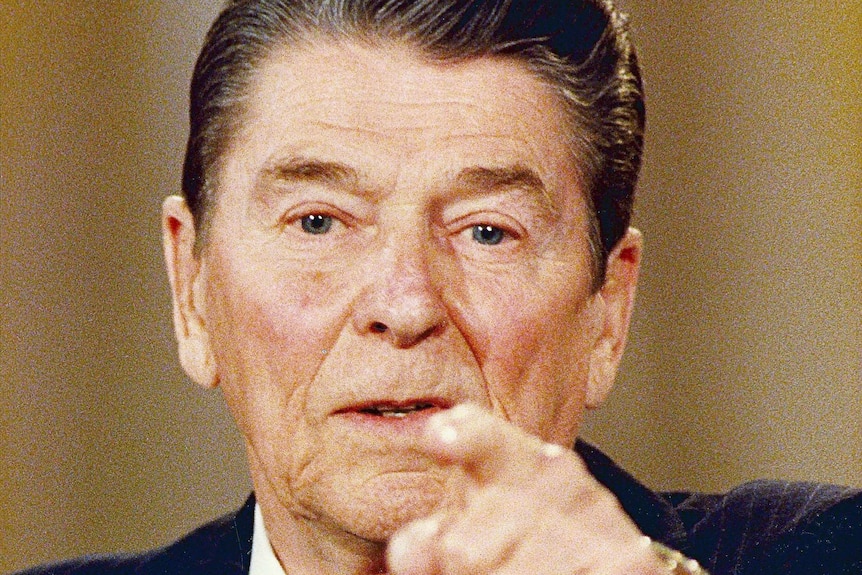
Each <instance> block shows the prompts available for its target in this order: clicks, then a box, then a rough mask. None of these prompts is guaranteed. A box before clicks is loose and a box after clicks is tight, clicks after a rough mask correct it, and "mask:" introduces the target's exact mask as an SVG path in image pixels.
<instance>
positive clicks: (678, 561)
mask: <svg viewBox="0 0 862 575" xmlns="http://www.w3.org/2000/svg"><path fill="white" fill-rule="evenodd" d="M649 548H650V550H651V551H652V552H653V553H655V554H656V556H658V558H659V559H661V561H662V562H663V563H664V564H665V566H667V568H668V573H669V574H670V575H709V573H708V572H707V571H706V569H704V568H703V567H701V566H700V563H698V562H697V561H695V560H694V559H689V558H688V557H686V556H685V555H683V554H682V553H680V552H679V551H675V550H673V549H671V548H670V547H668V546H666V545H662V544H661V543H659V542H658V541H653V540H652V539H650V540H649Z"/></svg>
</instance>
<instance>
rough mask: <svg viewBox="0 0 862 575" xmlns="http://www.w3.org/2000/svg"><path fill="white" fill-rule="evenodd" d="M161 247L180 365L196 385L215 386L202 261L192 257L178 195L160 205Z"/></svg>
mask: <svg viewBox="0 0 862 575" xmlns="http://www.w3.org/2000/svg"><path fill="white" fill-rule="evenodd" d="M162 244H163V248H164V252H165V264H166V265H167V268H168V278H169V279H170V282H171V295H172V297H173V306H174V313H173V316H174V332H175V333H176V336H177V343H178V347H179V354H180V364H181V365H182V366H183V369H184V370H185V372H186V374H188V376H189V377H190V378H191V379H192V380H193V381H194V382H195V383H197V384H198V385H202V386H204V387H209V388H212V387H215V386H216V385H218V374H217V372H216V367H215V360H214V358H213V353H212V348H211V347H210V340H209V332H208V331H207V324H206V309H205V298H204V294H203V282H204V281H205V278H204V275H205V272H204V266H203V259H202V258H201V257H198V256H197V255H196V254H195V224H194V218H193V217H192V213H191V211H190V210H189V208H188V205H187V204H186V201H185V200H184V199H183V198H181V197H180V196H168V197H167V198H165V201H164V202H163V203H162Z"/></svg>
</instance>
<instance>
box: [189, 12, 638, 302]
mask: <svg viewBox="0 0 862 575" xmlns="http://www.w3.org/2000/svg"><path fill="white" fill-rule="evenodd" d="M320 38H332V39H333V40H354V41H362V42H370V43H378V42H385V41H396V42H402V43H406V44H408V45H410V46H413V47H415V48H418V49H419V51H420V53H422V54H424V55H426V56H427V57H428V58H430V59H432V60H439V61H459V60H466V59H470V58H480V57H485V56H496V57H500V56H502V57H509V58H512V59H515V60H517V61H520V62H522V63H523V64H524V65H525V66H526V67H527V68H528V69H529V70H531V71H532V72H533V73H535V74H536V75H537V76H538V77H539V78H540V79H542V80H543V81H545V82H546V83H547V84H548V85H550V86H551V87H552V88H553V89H554V90H556V92H557V93H558V94H559V96H560V98H561V100H560V101H561V103H562V104H563V106H564V107H565V109H566V111H567V112H568V116H569V118H570V119H571V125H570V126H569V133H570V134H571V143H570V144H571V148H572V150H574V151H575V154H576V155H575V156H574V158H575V161H577V162H578V165H577V166H575V167H576V169H577V170H578V171H579V172H580V173H581V174H582V176H583V178H584V183H585V184H586V186H587V190H588V197H587V198H586V200H587V201H588V203H589V207H590V211H591V230H590V241H591V246H592V248H593V252H594V254H593V255H594V257H593V260H594V272H595V273H594V279H595V280H596V283H597V285H600V284H601V282H602V281H603V277H604V268H605V263H606V260H607V256H608V254H609V253H610V251H611V250H612V249H613V247H614V246H615V245H616V243H617V242H618V241H619V239H620V238H621V237H622V236H623V234H624V233H625V231H626V229H627V228H628V225H629V220H630V219H631V211H632V201H633V198H634V188H635V183H636V180H637V174H638V170H639V168H640V162H641V152H642V149H643V131H644V105H643V93H642V86H641V79H640V72H639V69H638V65H637V59H636V56H635V50H634V46H633V45H632V42H631V40H630V38H629V34H628V30H627V26H626V20H625V18H624V17H623V16H622V15H621V14H620V13H619V12H618V11H617V10H616V9H615V8H614V6H613V5H612V4H611V2H610V1H605V0H584V1H578V0H232V1H230V2H228V4H227V6H226V8H225V9H224V11H223V12H222V13H221V14H220V15H219V17H218V19H217V20H216V22H215V23H214V24H213V26H212V28H211V29H210V31H209V33H208V35H207V37H206V41H205V44H204V47H203V49H202V51H201V54H200V56H199V58H198V61H197V64H196V66H195V70H194V75H193V78H192V85H191V106H190V133H189V140H188V147H187V149H186V158H185V164H184V166H183V193H184V194H185V197H186V200H187V202H188V205H189V207H190V209H191V211H192V214H193V216H194V218H195V225H196V227H197V229H198V245H201V244H202V243H203V242H204V241H205V240H204V238H205V236H206V232H207V227H208V225H209V218H210V215H211V212H212V207H213V205H214V201H215V196H216V194H217V189H218V184H217V181H216V176H217V174H218V168H219V160H220V159H221V157H222V156H223V154H224V152H225V150H226V147H227V144H228V142H229V140H230V138H231V137H232V135H233V134H234V133H235V132H236V130H237V128H238V125H237V124H238V123H239V122H240V121H241V118H242V116H243V114H242V111H243V102H244V99H245V97H246V96H247V95H248V91H249V86H250V84H251V81H252V79H253V77H254V74H255V71H256V70H257V69H258V68H259V67H260V65H261V63H262V61H263V60H264V59H265V58H266V57H267V56H268V55H269V54H271V53H272V52H273V51H274V50H277V49H282V48H284V47H289V46H291V45H299V44H301V43H303V42H307V41H311V40H314V39H320Z"/></svg>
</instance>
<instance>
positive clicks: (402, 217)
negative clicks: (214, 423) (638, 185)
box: [41, 0, 862, 575]
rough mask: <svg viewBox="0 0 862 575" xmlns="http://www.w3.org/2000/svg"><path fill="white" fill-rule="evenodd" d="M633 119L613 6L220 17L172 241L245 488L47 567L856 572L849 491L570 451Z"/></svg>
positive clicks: (626, 233) (631, 259)
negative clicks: (650, 477) (176, 535)
mask: <svg viewBox="0 0 862 575" xmlns="http://www.w3.org/2000/svg"><path fill="white" fill-rule="evenodd" d="M643 126H644V108H643V98H642V92H641V83H640V74H639V71H638V67H637V63H636V59H635V54H634V49H633V47H632V44H631V41H630V39H629V35H628V33H627V30H626V25H625V19H624V18H623V17H622V16H621V15H620V14H619V13H618V12H617V11H616V10H615V9H614V8H613V7H612V6H611V5H610V4H609V3H608V2H605V1H602V0H592V1H586V2H576V1H574V0H573V1H571V2H560V1H550V0H547V1H527V0H474V1H466V0H419V1H396V0H389V1H385V0H367V1H362V0H292V1H291V0H281V1H278V0H236V1H234V2H231V3H230V4H229V5H228V7H227V8H226V9H225V11H224V12H223V13H222V15H221V16H220V17H219V19H218V20H217V22H216V23H215V25H214V26H213V28H212V30H211V31H210V33H209V36H208V37H207V40H206V45H205V46H204V48H203V51H202V53H201V56H200V59H199V60H198V63H197V67H196V69H195V74H194V79H193V83H192V93H191V134H190V137H189V144H188V150H187V156H186V162H185V167H184V180H183V182H184V190H183V191H184V197H182V198H180V197H170V198H168V199H167V200H166V201H165V203H164V216H163V230H164V242H165V254H166V259H167V267H168V272H169V275H170V282H171V286H172V291H173V296H174V321H175V325H176V332H177V337H178V340H179V353H180V359H181V362H182V365H183V367H184V368H185V370H186V372H187V373H188V374H189V376H190V377H191V378H192V379H193V380H194V381H196V382H197V383H199V384H200V385H203V386H206V387H214V386H219V387H220V388H221V389H222V391H223V393H224V396H225V399H226V401H227V404H228V406H229V408H230V411H231V413H232V414H233V416H234V418H235V419H236V422H237V424H238V426H239V428H240V430H241V431H242V433H243V435H244V437H245V441H246V445H247V451H248V459H249V463H250V468H251V475H252V478H253V482H254V489H255V493H254V497H252V498H251V499H250V500H249V502H248V503H247V504H246V506H245V507H244V508H243V509H242V510H241V511H239V512H238V513H237V514H235V515H231V516H229V517H227V518H224V519H222V520H221V521H219V522H216V523H213V524H211V525H208V526H205V527H203V528H201V529H199V530H197V531H196V532H194V533H192V534H191V535H189V536H187V537H186V538H184V539H182V540H180V541H179V542H177V543H174V544H172V545H170V546H168V547H165V548H163V549H159V550H156V551H153V552H150V553H147V554H143V555H136V556H111V557H96V558H88V559H84V560H79V561H76V562H71V563H66V564H63V565H61V566H52V567H49V568H48V570H45V569H44V568H43V569H42V571H41V572H46V573H140V574H162V573H177V574H179V573H207V574H217V573H231V574H246V573H250V574H251V575H265V574H287V575H304V574H312V573H314V574H369V573H392V574H393V575H395V574H398V575H444V574H445V575H461V574H500V575H502V574H520V573H523V574H558V573H559V574H575V573H577V574H584V575H586V574H590V575H600V574H601V575H611V574H616V575H660V574H667V573H704V572H706V571H705V570H704V568H706V569H708V570H709V571H710V572H712V573H713V574H714V575H719V574H731V573H733V574H750V573H758V574H761V573H775V574H778V573H781V574H785V575H786V574H800V575H801V574H805V575H811V574H816V573H824V574H825V573H858V572H862V543H860V541H862V525H860V523H862V521H860V513H862V511H860V509H862V495H860V493H859V492H857V491H853V490H850V489H841V488H837V487H817V488H815V487H813V486H803V485H788V484H777V483H756V484H752V485H748V486H744V487H742V488H740V489H738V490H735V491H733V492H731V493H729V494H727V495H725V496H720V497H719V496H703V495H696V494H675V495H660V494H656V493H652V492H650V491H648V490H647V489H646V488H645V487H643V486H641V485H640V484H638V483H637V482H635V480H634V479H632V478H631V477H630V476H628V475H627V474H625V473H624V472H623V471H622V470H620V469H618V468H617V467H615V466H614V465H613V464H612V463H611V462H610V461H608V460H607V459H606V458H605V457H604V456H602V455H601V454H600V453H598V452H597V451H595V450H594V449H592V448H591V447H589V446H586V445H584V444H581V443H578V444H577V445H576V449H575V450H574V451H572V450H570V449H569V448H571V447H572V446H573V445H575V444H576V437H577V434H578V428H579V426H580V422H581V419H582V416H583V413H584V411H585V410H587V409H591V408H594V407H597V406H599V405H600V404H601V403H602V401H603V400H604V398H605V396H606V395H607V394H608V392H609V390H610V388H611V386H612V383H613V380H614V377H615V373H616V370H617V366H618V364H619V361H620V356H621V354H622V351H623V347H624V344H625V340H626V333H627V330H628V325H629V317H630V314H631V309H632V303H633V298H634V292H635V285H636V282H637V276H638V267H639V262H640V258H641V238H640V234H639V233H638V232H637V231H636V230H634V229H631V228H630V227H629V216H630V212H631V204H632V196H633V189H634V186H635V180H636V176H637V171H638V167H639V164H640V153H641V148H642V136H643ZM672 549H676V550H679V552H677V551H673V550H672ZM683 553H684V554H685V555H683ZM689 557H693V558H694V559H689ZM698 561H699V562H700V564H702V565H704V567H701V566H700V565H699V564H698Z"/></svg>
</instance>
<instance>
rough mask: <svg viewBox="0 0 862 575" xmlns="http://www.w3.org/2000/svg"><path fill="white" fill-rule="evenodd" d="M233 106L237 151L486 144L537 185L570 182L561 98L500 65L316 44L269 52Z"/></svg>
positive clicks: (392, 47) (399, 47)
mask: <svg viewBox="0 0 862 575" xmlns="http://www.w3.org/2000/svg"><path fill="white" fill-rule="evenodd" d="M243 104H244V105H243V107H242V112H241V120H240V121H239V122H238V127H237V130H236V134H235V137H234V140H235V142H236V143H238V144H239V145H241V146H243V147H246V148H247V147H248V146H249V145H250V144H251V143H252V142H250V141H253V142H254V144H255V145H258V146H260V145H264V141H266V142H269V143H270V145H271V146H273V147H275V146H278V145H279V142H281V143H284V142H287V141H289V140H291V139H292V140H294V141H296V140H299V141H306V142H307V141H310V140H312V139H313V138H315V137H317V138H322V139H327V138H328V139H330V140H332V141H333V143H334V142H336V141H337V140H353V141H355V142H358V143H362V144H365V143H374V142H376V143H379V144H380V145H381V146H388V148H389V150H390V151H391V153H393V154H395V155H396V156H403V155H404V154H409V153H411V152H412V151H415V150H416V149H419V148H426V147H427V146H428V142H429V140H434V141H435V145H438V146H440V147H441V149H442V148H444V147H446V145H447V142H451V141H453V140H454V139H456V138H462V139H463V138H486V139H488V138H491V139H495V141H497V142H498V143H499V149H500V153H501V154H503V155H505V154H507V153H511V152H512V149H511V148H512V147H513V146H514V147H516V148H518V147H519V148H520V150H519V151H520V153H522V154H524V155H525V158H522V160H521V161H520V163H524V161H526V163H528V164H534V165H535V167H536V169H537V170H538V171H540V172H542V173H543V177H551V178H552V177H554V174H555V173H556V172H558V171H561V170H563V171H566V172H571V171H572V170H574V171H575V172H577V173H578V174H579V175H580V170H579V169H578V168H579V165H578V161H577V159H578V156H579V154H578V153H577V151H576V150H575V149H574V147H573V144H572V140H571V137H570V134H571V128H570V124H569V121H568V115H567V114H566V110H565V106H564V104H563V100H562V98H561V97H560V96H559V95H558V94H557V92H556V90H555V89H554V88H553V87H551V86H550V85H549V84H548V83H547V82H545V81H544V80H543V79H542V78H540V77H539V76H538V75H537V74H535V73H533V72H532V71H531V70H530V69H529V68H528V67H527V66H526V65H525V64H524V63H522V62H521V61H519V60H517V59H514V58H510V57H503V56H482V57H474V58H470V59H461V60H457V61H452V60H446V61H441V60H439V59H432V58H431V57H429V56H428V55H426V54H423V53H422V52H421V51H420V50H418V49H416V48H414V47H411V46H409V45H407V44H405V43H400V42H392V41H388V42H377V43H370V42H358V41H345V40H338V41H335V40H331V39H327V40H321V39H317V40H315V41H309V42H304V43H300V44H292V45H289V46H281V47H279V48H278V49H276V50H273V51H271V52H270V53H269V54H268V55H267V57H266V58H265V59H264V60H263V61H261V62H260V63H259V64H258V66H257V68H256V70H255V73H254V75H253V77H252V78H251V81H250V82H249V85H248V89H247V91H246V97H245V98H244V103H243ZM234 147H235V146H234ZM229 148H230V146H229ZM267 152H269V153H275V150H274V149H271V150H268V151H267ZM578 179H579V180H580V179H581V178H580V177H579V178H578Z"/></svg>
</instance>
